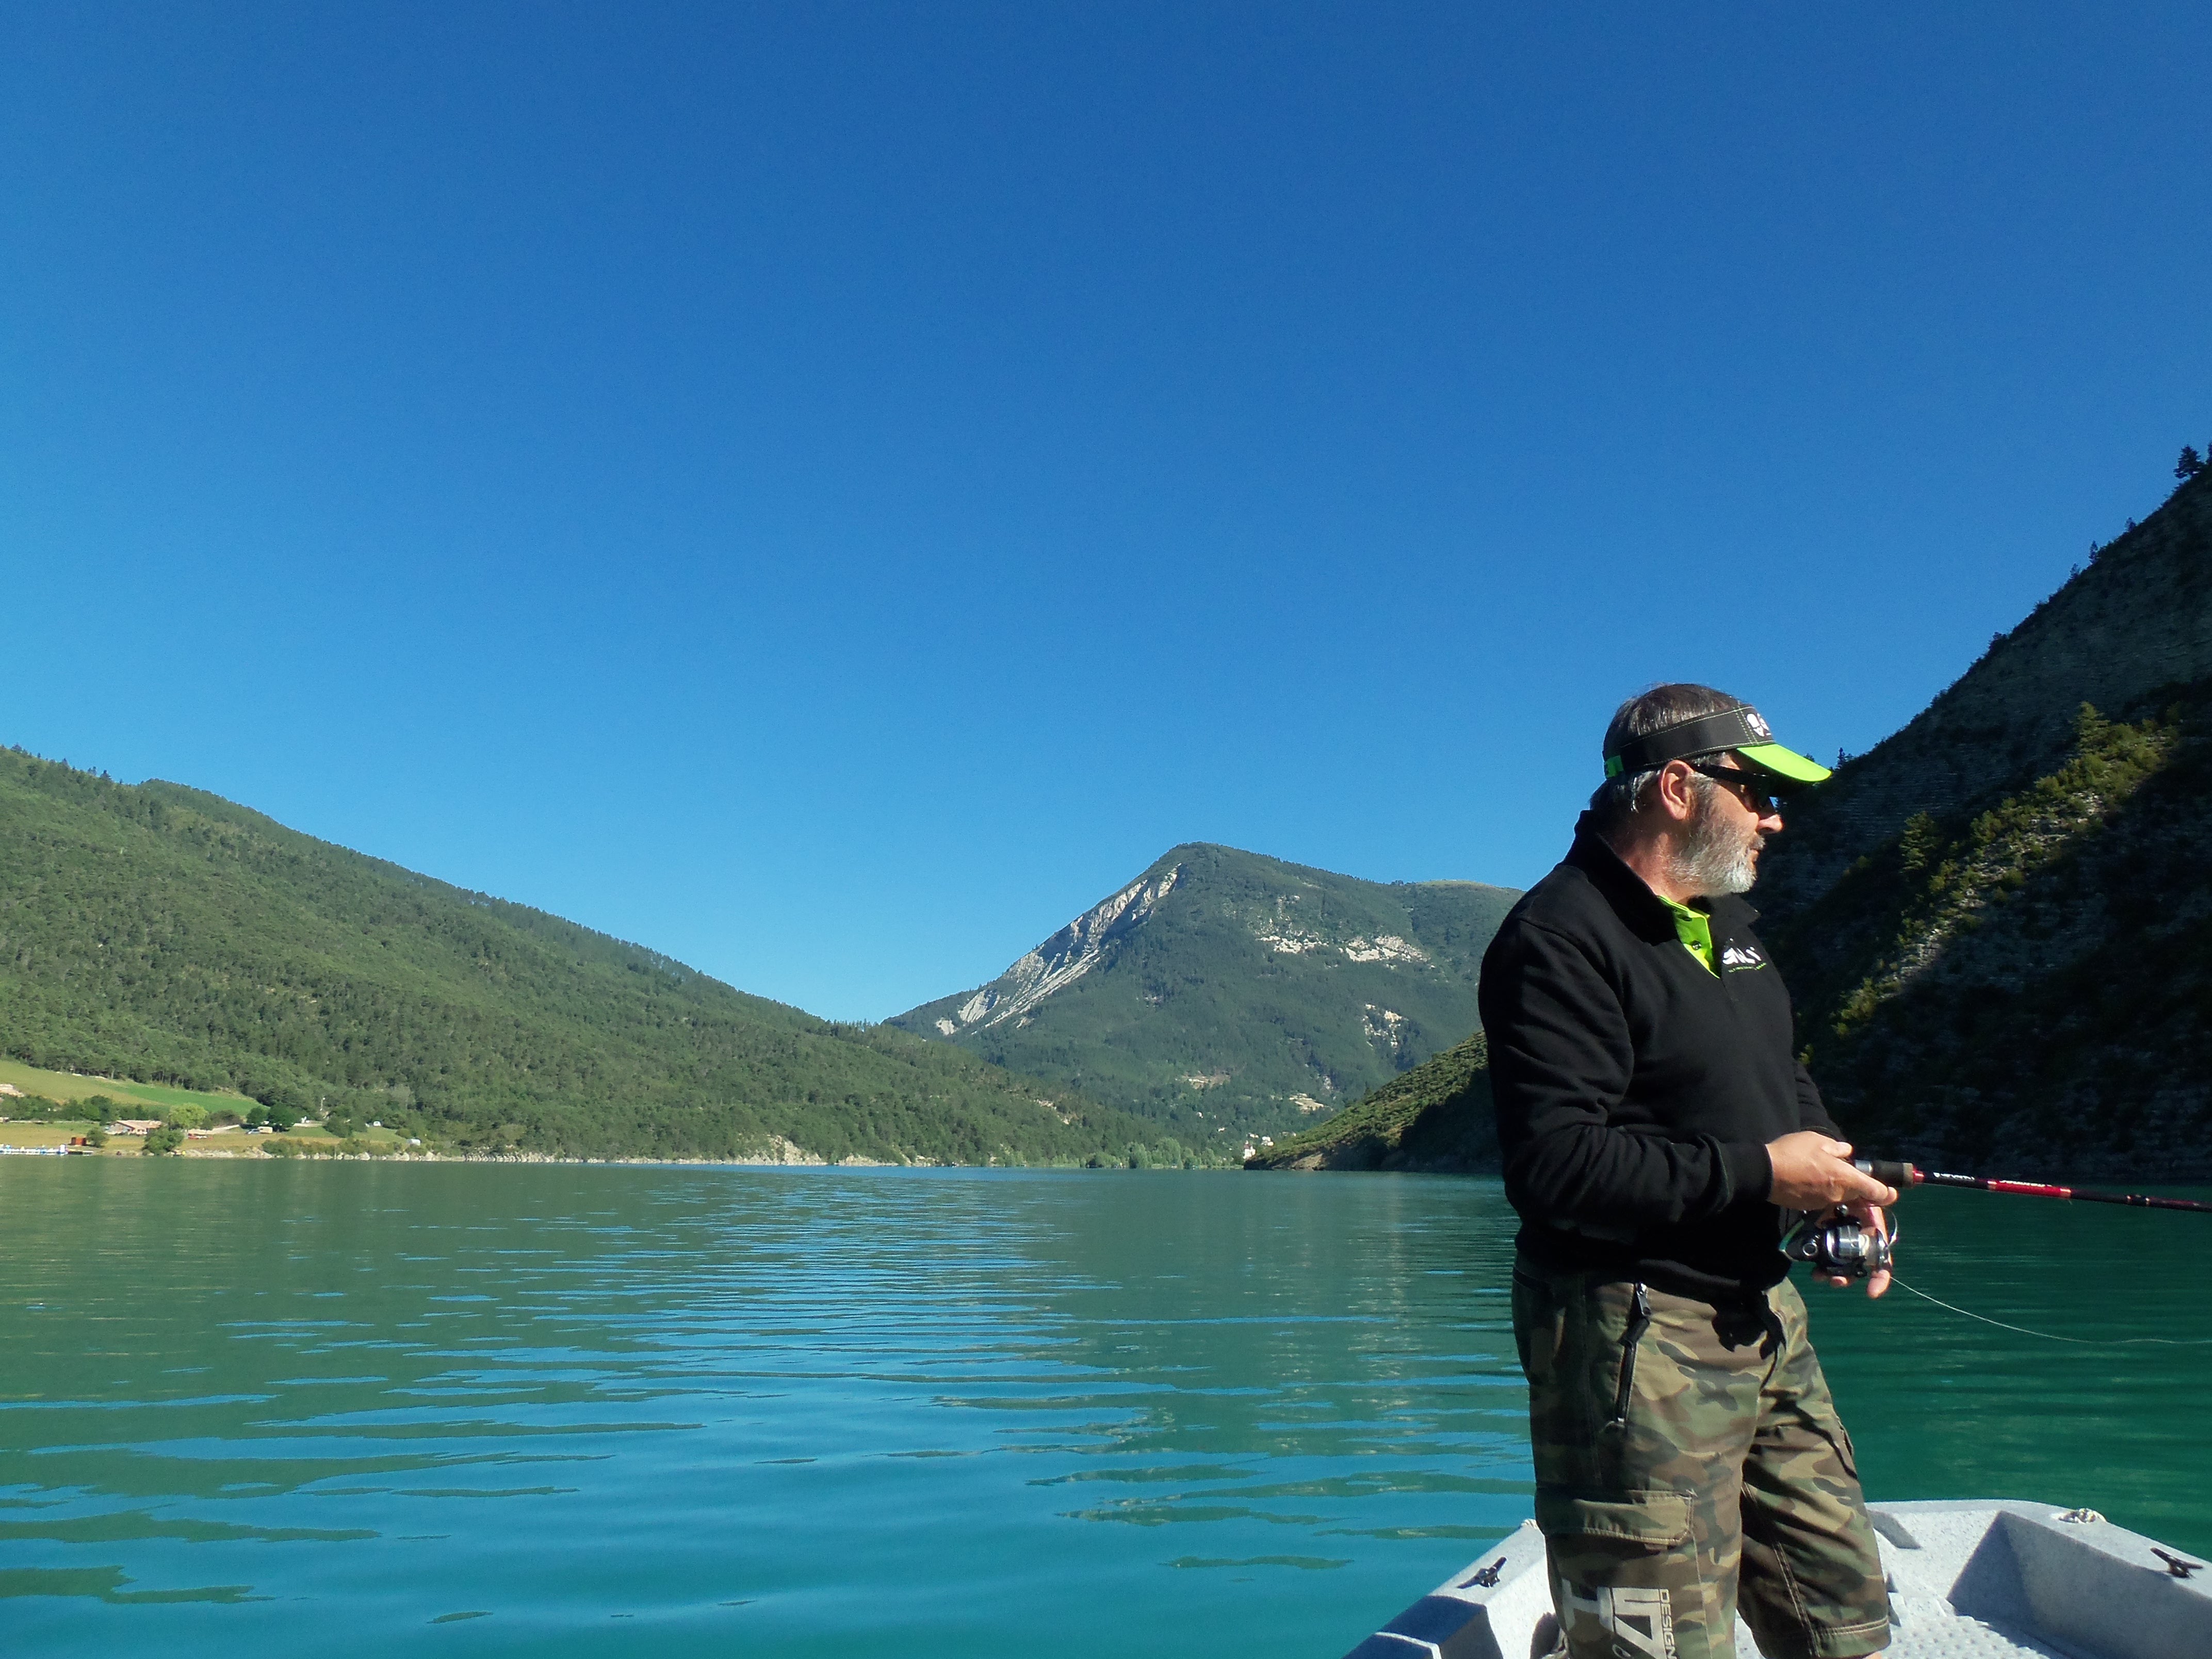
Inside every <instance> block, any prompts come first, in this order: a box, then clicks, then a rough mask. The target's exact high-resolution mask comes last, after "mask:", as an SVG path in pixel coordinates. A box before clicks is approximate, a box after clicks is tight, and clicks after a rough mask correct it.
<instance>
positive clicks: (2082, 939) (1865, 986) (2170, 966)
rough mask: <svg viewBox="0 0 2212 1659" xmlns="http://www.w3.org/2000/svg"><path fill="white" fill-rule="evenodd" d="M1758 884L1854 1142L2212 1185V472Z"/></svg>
mask: <svg viewBox="0 0 2212 1659" xmlns="http://www.w3.org/2000/svg"><path fill="white" fill-rule="evenodd" d="M1763 863H1764V865H1765V869H1766V876H1765V879H1764V880H1763V881H1762V883H1761V885H1760V888H1759V892H1758V893H1757V894H1756V895H1754V896H1755V897H1756V898H1757V899H1758V901H1759V903H1760V905H1761V906H1762V907H1763V908H1764V909H1765V912H1766V921H1765V923H1764V927H1765V933H1766V934H1767V937H1768V938H1769V940H1770V942H1771V944H1772V945H1774V948H1775V951H1776V955H1777V957H1778V960H1779V961H1780V962H1781V963H1783V964H1784V967H1785V968H1786V969H1788V970H1789V973H1790V984H1791V987H1792V989H1793V990H1794V991H1796V994H1797V1000H1798V1008H1799V1022H1798V1024H1799V1033H1800V1037H1801V1040H1802V1042H1804V1043H1805V1044H1806V1047H1807V1048H1808V1054H1809V1058H1810V1061H1811V1065H1812V1068H1813V1072H1814V1076H1815V1077H1816V1078H1817V1079H1819V1080H1820V1085H1821V1087H1822V1089H1823V1090H1824V1091H1826V1094H1827V1096H1828V1097H1829V1099H1830V1103H1831V1104H1832V1107H1833V1109H1834V1110H1835V1113H1836V1115H1837V1119H1838V1121H1839V1122H1841V1123H1843V1124H1844V1125H1845V1126H1846V1127H1848V1128H1849V1129H1850V1131H1851V1132H1852V1133H1853V1134H1855V1135H1856V1136H1857V1138H1858V1139H1862V1140H1864V1141H1867V1142H1869V1144H1872V1143H1875V1142H1877V1141H1878V1142H1880V1143H1881V1144H1882V1145H1883V1146H1888V1147H1892V1148H1894V1149H1895V1150H1897V1151H1899V1152H1905V1153H1907V1154H1910V1155H1913V1156H1916V1157H1918V1158H1921V1159H1923V1161H1927V1162H1929V1163H1932V1164H1936V1165H1937V1166H1938V1167H1945V1168H1954V1169H1956V1168H1965V1169H1969V1170H1972V1169H1978V1168H1981V1167H1983V1166H1984V1165H1986V1166H1988V1168H1989V1169H1990V1170H1992V1171H1994V1172H1996V1173H2007V1172H2012V1171H2021V1172H2027V1173H2045V1174H2048V1173H2063V1172H2072V1173H2077V1174H2081V1175H2085V1176H2100V1177H2106V1178H2109V1177H2113V1176H2136V1177H2150V1178H2155V1177H2158V1176H2164V1177H2166V1178H2168V1179H2176V1178H2180V1177H2182V1176H2190V1175H2204V1174H2208V1173H2212V882H2208V880H2207V878H2206V874H2205V872H2206V871H2207V870H2208V869H2212V473H2199V474H2197V476H2196V477H2193V478H2191V479H2188V480H2185V482H2184V483H2182V485H2181V486H2180V488H2179V489H2176V490H2175V491H2174V493H2173V495H2172V496H2171V497H2170V498H2169V499H2168V500H2167V501H2166V504H2165V505H2164V506H2163V507H2160V509H2159V510H2158V511H2157V512H2156V513H2153V514H2152V515H2151V516H2150V518H2149V519H2148V520H2146V521H2145V522H2144V523H2142V525H2140V526H2134V525H2131V526H2130V528H2129V529H2128V531H2127V532H2126V533H2125V534H2124V535H2122V536H2120V537H2119V538H2118V539H2116V540H2115V541H2113V542H2112V544H2110V545H2109V546H2106V547H2104V548H2101V549H2100V550H2097V552H2096V555H2095V556H2094V557H2093V560H2092V562H2090V564H2089V565H2088V567H2087V568H2085V569H2081V570H2080V571H2078V572H2077V573H2076V574H2075V575H2074V576H2073V577H2072V578H2071V579H2070V580H2069V581H2068V582H2067V583H2066V584H2065V585H2064V586H2063V587H2061V588H2060V589H2059V590H2058V592H2056V593H2054V594H2052V595H2051V597H2050V598H2049V599H2046V600H2045V601H2044V602H2043V603H2042V604H2041V605H2038V606H2037V607H2036V609H2035V611H2034V612H2033V614H2032V615H2030V616H2029V617H2027V619H2026V620H2025V621H2023V622H2022V623H2021V624H2020V625H2019V626H2018V627H2017V628H2015V629H2013V630H2012V631H2011V632H2010V633H2008V634H2006V635H2000V636H1999V637H1998V638H1996V640H1993V641H1991V643H1990V649H1989V651H1988V652H1987V653H1985V654H1984V656H1983V657H1982V658H1981V659H1980V660H1979V661H1978V662H1977V663H1975V664H1974V665H1973V666H1972V668H1971V669H1969V670H1968V671H1967V672H1966V674H1965V675H1964V676H1963V677H1961V678H1960V680H1959V681H1958V682H1957V683H1956V684H1954V685H1952V686H1951V687H1950V688H1949V689H1948V690H1946V691H1944V692H1943V693H1942V695H1941V696H1938V697H1936V700H1935V701H1934V702H1932V703H1930V704H1929V707H1928V708H1927V709H1926V710H1925V711H1924V712H1923V713H1922V714H1920V715H1919V716H1917V718H1916V719H1915V720H1912V721H1911V724H1909V725H1907V726H1905V728H1904V729H1903V730H1901V731H1899V732H1897V733H1896V734H1895V735H1893V737H1891V738H1887V740H1885V741H1884V742H1883V743H1882V744H1880V745H1879V746H1877V747H1876V748H1875V749H1874V750H1871V751H1869V753H1868V754H1866V755H1864V756H1862V757H1858V758H1857V759H1855V760H1853V761H1851V762H1850V763H1849V764H1847V765H1845V766H1844V767H1843V768H1842V769H1839V771H1838V774H1837V775H1836V777H1835V779H1834V780H1833V781H1831V782H1830V783H1828V784H1826V785H1823V786H1822V787H1820V789H1817V790H1814V791H1813V792H1811V793H1810V794H1809V795H1808V798H1807V799H1806V800H1805V802H1804V805H1803V806H1802V808H1801V809H1800V810H1798V811H1796V812H1795V813H1794V814H1793V816H1792V818H1791V820H1790V828H1789V831H1788V833H1786V834H1785V835H1784V836H1782V837H1781V838H1780V839H1779V840H1778V842H1776V843H1775V846H1774V848H1772V849H1771V854H1770V856H1769V857H1768V858H1767V859H1766V860H1763ZM2000 1164H2001V1165H2002V1166H2003V1167H2002V1170H1998V1169H1997V1168H1996V1166H1998V1165H2000Z"/></svg>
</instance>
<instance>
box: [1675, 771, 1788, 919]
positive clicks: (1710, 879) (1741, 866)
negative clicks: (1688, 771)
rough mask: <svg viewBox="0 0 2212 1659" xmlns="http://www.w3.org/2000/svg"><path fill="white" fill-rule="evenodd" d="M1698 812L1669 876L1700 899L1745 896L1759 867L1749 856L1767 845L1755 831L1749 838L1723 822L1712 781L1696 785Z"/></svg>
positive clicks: (1717, 786)
mask: <svg viewBox="0 0 2212 1659" xmlns="http://www.w3.org/2000/svg"><path fill="white" fill-rule="evenodd" d="M1696 788H1697V791H1698V811H1697V814H1696V816H1695V817H1692V818H1691V820H1690V822H1689V823H1688V824H1687V825H1686V826H1685V829H1684V830H1683V836H1682V842H1681V844H1680V846H1679V847H1677V848H1675V849H1674V856H1673V857H1672V858H1671V859H1670V860H1669V861H1668V875H1669V876H1671V877H1672V878H1674V884H1675V885H1676V886H1677V887H1680V889H1682V890H1684V891H1685V892H1688V893H1693V894H1695V895H1697V896H1699V898H1711V897H1712V896H1714V895H1716V894H1719V893H1748V892H1749V891H1750V890H1751V884H1752V883H1753V882H1755V881H1757V880H1758V879H1759V866H1757V865H1755V864H1753V862H1752V857H1751V855H1752V854H1753V853H1754V852H1756V851H1758V850H1759V848H1761V847H1764V846H1765V844H1766V837H1765V836H1762V835H1760V834H1759V833H1758V832H1757V831H1756V830H1754V831H1753V832H1752V833H1751V834H1750V835H1748V836H1744V835H1739V834H1737V833H1736V832H1735V831H1734V830H1731V829H1729V827H1728V825H1727V824H1726V823H1724V822H1723V820H1722V818H1721V815H1720V812H1719V811H1718V807H1719V802H1718V801H1717V799H1715V797H1716V796H1717V794H1718V793H1719V790H1720V785H1718V784H1717V783H1715V782H1714V781H1712V780H1711V778H1699V780H1698V781H1697V785H1696Z"/></svg>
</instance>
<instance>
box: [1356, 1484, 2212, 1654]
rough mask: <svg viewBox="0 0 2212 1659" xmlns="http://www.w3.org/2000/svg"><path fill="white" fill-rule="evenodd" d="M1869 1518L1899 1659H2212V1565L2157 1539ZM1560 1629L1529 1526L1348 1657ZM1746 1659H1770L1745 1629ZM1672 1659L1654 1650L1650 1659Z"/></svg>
mask: <svg viewBox="0 0 2212 1659" xmlns="http://www.w3.org/2000/svg"><path fill="white" fill-rule="evenodd" d="M1869 1513H1870V1514H1871V1515H1872V1516H1873V1518H1874V1523H1875V1533H1876V1534H1877V1535H1878V1538H1879V1541H1880V1547H1881V1564H1882V1567H1883V1570H1884V1571H1886V1572H1887V1574H1888V1577H1889V1592H1890V1617H1891V1627H1892V1639H1891V1643H1890V1646H1889V1649H1888V1653H1889V1659H2011V1656H2015V1655H2028V1656H2034V1659H2212V1567H2207V1568H2206V1569H2204V1570H2203V1571H2197V1572H2193V1573H2191V1574H2189V1575H2187V1576H2185V1577H2184V1576H2180V1575H2179V1574H2177V1573H2176V1572H2175V1571H2174V1570H2173V1568H2172V1565H2169V1563H2168V1561H2167V1560H2166V1559H2164V1558H2163V1557H2161V1556H2160V1554H2159V1553H2157V1552H2158V1550H2159V1548H2160V1547H2159V1546H2157V1545H2155V1544H2154V1542H2153V1541H2151V1540H2149V1539H2148V1538H2145V1537H2142V1535H2140V1534H2136V1533H2132V1532H2130V1531H2128V1530H2127V1529H2126V1528H2124V1527H2116V1526H2113V1525H2112V1523H2111V1522H2107V1521H2106V1520H2104V1519H2103V1518H2102V1517H2101V1516H2095V1515H2093V1514H2092V1512H2090V1511H2088V1510H2060V1509H2057V1508H2056V1507H2054V1506H2052V1505H2051V1504H2032V1503H2023V1502H2020V1501H2017V1500H2008V1499H1997V1498H1984V1499H1974V1500H1969V1501H1966V1502H1941V1503H1918V1504H1875V1505H1872V1506H1870V1507H1869ZM2166 1555H2167V1556H2174V1557H2177V1558H2179V1559H2180V1560H2181V1561H2182V1562H2183V1563H2184V1564H2187V1563H2188V1562H2190V1561H2191V1560H2192V1559H2193V1558H2189V1557H2182V1556H2180V1555H2179V1552H2176V1551H2167V1552H2166ZM1558 1628H1559V1627H1558V1625H1557V1623H1556V1621H1555V1620H1554V1619H1553V1612H1552V1595H1551V1588H1550V1585H1549V1583H1548V1582H1547V1579H1546V1577H1545V1573H1544V1541H1543V1538H1542V1536H1541V1534H1539V1533H1538V1532H1537V1531H1536V1527H1535V1523H1534V1522H1524V1523H1523V1524H1522V1528H1521V1529H1520V1530H1519V1531H1518V1532H1516V1533H1513V1534H1510V1536H1508V1537H1505V1538H1503V1539H1500V1540H1499V1541H1498V1542H1497V1543H1496V1544H1494V1545H1492V1547H1490V1548H1489V1549H1487V1550H1486V1551H1485V1552H1483V1553H1482V1554H1481V1555H1480V1556H1478V1557H1477V1558H1476V1559H1474V1561H1472V1562H1470V1563H1469V1564H1468V1565H1467V1566H1466V1567H1464V1568H1462V1570H1461V1571H1459V1572H1458V1573H1456V1574H1455V1575H1453V1577H1451V1578H1450V1579H1449V1580H1447V1581H1446V1582H1445V1583H1442V1584H1439V1585H1438V1586H1437V1588H1436V1589H1434V1590H1432V1591H1431V1592H1430V1593H1429V1594H1428V1595H1425V1596H1423V1597H1422V1598H1421V1599H1420V1600H1419V1601H1416V1602H1415V1603H1414V1604H1413V1606H1412V1607H1408V1608H1407V1609H1406V1611H1405V1612H1404V1613H1401V1614H1399V1615H1398V1617H1397V1618H1395V1619H1394V1620H1391V1621H1390V1622H1389V1624H1388V1625H1386V1626H1383V1629H1381V1630H1380V1631H1377V1632H1376V1633H1375V1634H1374V1635H1373V1636H1370V1637H1369V1638H1367V1640H1365V1641H1364V1642H1363V1643H1361V1644H1359V1645H1358V1647H1357V1648H1354V1649H1353V1650H1352V1652H1351V1653H1350V1654H1349V1655H1347V1656H1346V1659H1543V1656H1544V1655H1546V1654H1547V1653H1549V1652H1550V1651H1551V1650H1552V1647H1553V1643H1554V1641H1555V1640H1556V1639H1557V1635H1558ZM1623 1640H1624V1645H1623V1646H1622V1649H1621V1651H1622V1653H1623V1654H1624V1655H1625V1654H1626V1653H1628V1652H1629V1651H1630V1650H1631V1646H1632V1645H1633V1644H1632V1642H1631V1641H1630V1640H1629V1638H1623ZM1736 1651H1737V1653H1738V1654H1739V1655H1742V1656H1749V1655H1752V1654H1755V1653H1758V1652H1759V1648H1758V1647H1757V1646H1756V1645H1755V1644H1753V1640H1752V1637H1751V1632H1750V1631H1749V1630H1748V1629H1747V1627H1746V1626H1744V1624H1743V1623H1742V1621H1741V1620H1738V1621H1737V1623H1736ZM1672 1652H1673V1648H1672V1646H1671V1644H1668V1645H1666V1646H1664V1647H1663V1648H1662V1647H1661V1646H1658V1645H1654V1646H1653V1647H1652V1648H1651V1659H1667V1656H1668V1655H1671V1654H1672Z"/></svg>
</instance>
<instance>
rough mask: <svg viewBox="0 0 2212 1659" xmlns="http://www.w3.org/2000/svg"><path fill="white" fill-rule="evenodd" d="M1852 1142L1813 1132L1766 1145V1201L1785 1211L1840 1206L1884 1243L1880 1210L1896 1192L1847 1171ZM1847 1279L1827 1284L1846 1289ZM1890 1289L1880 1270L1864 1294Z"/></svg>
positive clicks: (1891, 1201) (1886, 1222) (1803, 1131)
mask: <svg viewBox="0 0 2212 1659" xmlns="http://www.w3.org/2000/svg"><path fill="white" fill-rule="evenodd" d="M1850 1159H1851V1143H1850V1141H1848V1140H1833V1139H1830V1138H1829V1137H1828V1136H1826V1135H1824V1134H1822V1133H1820V1131H1819V1130H1818V1129H1800V1130H1798V1131H1797V1133H1796V1134H1790V1135H1784V1136H1783V1137H1782V1139H1779V1140H1770V1141H1768V1142H1767V1143H1766V1161H1767V1162H1768V1163H1769V1164H1772V1165H1773V1166H1774V1185H1773V1186H1772V1187H1771V1188H1770V1189H1769V1190H1768V1192H1767V1194H1766V1195H1767V1198H1768V1199H1769V1200H1771V1202H1773V1203H1775V1204H1778V1205H1779V1206H1781V1207H1782V1208H1784V1209H1785V1210H1811V1211H1814V1212H1825V1211H1828V1210H1832V1209H1834V1208H1835V1207H1836V1206H1837V1205H1838V1204H1841V1205H1843V1206H1844V1207H1845V1208H1846V1209H1848V1210H1850V1212H1851V1213H1852V1214H1853V1215H1854V1216H1856V1217H1857V1218H1858V1220H1859V1223H1860V1225H1863V1226H1867V1227H1871V1228H1873V1229H1874V1230H1875V1231H1876V1232H1878V1233H1880V1234H1881V1236H1882V1237H1884V1238H1887V1237H1889V1218H1888V1217H1887V1216H1886V1215H1884V1214H1883V1213H1882V1210H1881V1206H1883V1205H1885V1204H1894V1203H1896V1202H1897V1189H1896V1188H1893V1187H1885V1186H1883V1185H1882V1184H1881V1182H1879V1181H1876V1180H1875V1178H1874V1177H1873V1176H1870V1175H1869V1174H1867V1173H1866V1171H1864V1170H1855V1169H1853V1168H1852V1167H1851V1161H1850ZM1850 1282H1851V1281H1850V1279H1830V1280H1829V1281H1828V1283H1830V1284H1831V1285H1837V1286H1838V1287H1844V1286H1848V1285H1850ZM1888 1288H1889V1270H1888V1269H1887V1268H1886V1267H1885V1268H1884V1269H1883V1270H1882V1271H1881V1272H1880V1273H1875V1275H1873V1276H1872V1277H1871V1278H1869V1279H1868V1280H1867V1294H1868V1295H1869V1296H1870V1297H1873V1296H1880V1295H1881V1294H1882V1292H1883V1291H1887V1289H1888Z"/></svg>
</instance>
